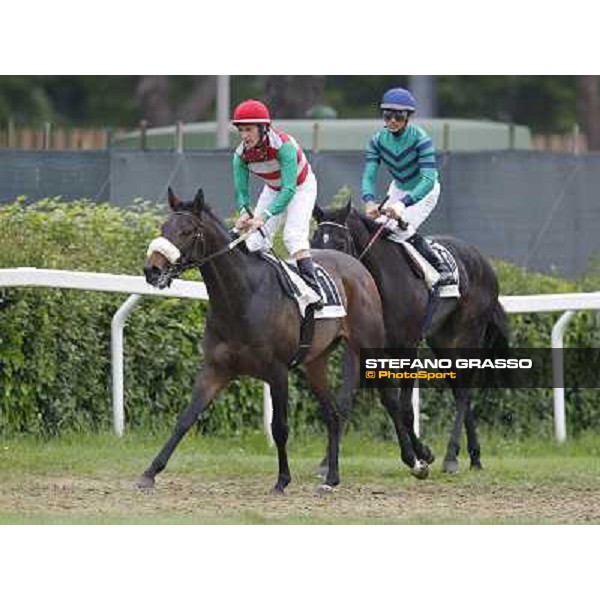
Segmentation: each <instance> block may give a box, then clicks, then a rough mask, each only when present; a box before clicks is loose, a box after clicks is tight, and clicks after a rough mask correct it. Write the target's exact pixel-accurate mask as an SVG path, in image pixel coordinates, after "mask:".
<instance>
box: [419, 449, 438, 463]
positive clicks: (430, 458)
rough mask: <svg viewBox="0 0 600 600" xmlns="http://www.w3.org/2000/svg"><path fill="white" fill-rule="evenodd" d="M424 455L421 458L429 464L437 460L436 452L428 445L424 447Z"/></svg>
mask: <svg viewBox="0 0 600 600" xmlns="http://www.w3.org/2000/svg"><path fill="white" fill-rule="evenodd" d="M423 450H424V452H423V456H421V458H422V459H423V460H424V461H425V462H426V463H427V464H428V465H432V464H433V463H434V461H435V454H434V453H433V452H432V451H431V448H429V447H428V446H425V448H424V449H423Z"/></svg>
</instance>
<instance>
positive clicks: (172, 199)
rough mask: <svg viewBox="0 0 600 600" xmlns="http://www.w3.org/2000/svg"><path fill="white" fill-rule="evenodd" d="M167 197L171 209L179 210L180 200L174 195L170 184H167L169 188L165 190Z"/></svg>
mask: <svg viewBox="0 0 600 600" xmlns="http://www.w3.org/2000/svg"><path fill="white" fill-rule="evenodd" d="M167 197H168V199H169V206H170V207H171V210H179V209H180V208H181V200H180V199H179V198H178V197H177V196H176V195H175V192H174V191H173V188H171V186H169V189H168V190H167Z"/></svg>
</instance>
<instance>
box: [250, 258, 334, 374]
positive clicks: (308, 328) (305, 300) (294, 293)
mask: <svg viewBox="0 0 600 600" xmlns="http://www.w3.org/2000/svg"><path fill="white" fill-rule="evenodd" d="M258 254H259V256H260V257H261V258H262V259H263V260H264V261H265V262H266V263H267V264H268V265H270V266H271V267H272V268H274V269H275V272H276V274H277V279H278V281H279V284H280V285H281V289H282V290H283V291H284V293H285V294H286V296H288V297H289V298H291V299H292V300H294V302H295V303H296V306H297V307H298V311H299V312H300V316H301V317H302V324H301V325H300V343H299V345H298V349H297V350H296V352H295V354H294V356H293V357H292V359H291V360H290V362H289V367H290V368H293V367H295V366H297V365H299V364H300V363H301V362H302V361H303V360H304V357H305V356H306V355H307V354H308V351H309V350H310V347H311V346H312V340H313V335H314V332H315V319H334V318H340V317H343V316H345V315H346V309H345V308H344V305H343V302H342V297H341V296H340V293H339V290H338V288H337V285H336V283H335V281H334V280H333V279H332V277H331V275H329V273H328V272H327V271H326V270H325V269H324V268H323V267H322V266H321V265H319V264H317V263H315V275H316V278H317V282H318V284H319V288H320V291H321V300H322V302H323V308H322V309H320V310H318V311H315V309H314V305H313V304H312V303H313V302H314V299H315V291H314V290H313V289H312V288H311V287H309V285H308V284H307V283H306V282H305V281H304V279H302V277H301V276H300V274H299V272H298V269H297V268H296V266H295V265H294V264H293V263H291V262H286V261H282V260H279V259H278V258H277V257H275V256H273V255H272V254H269V253H267V252H260V253H258Z"/></svg>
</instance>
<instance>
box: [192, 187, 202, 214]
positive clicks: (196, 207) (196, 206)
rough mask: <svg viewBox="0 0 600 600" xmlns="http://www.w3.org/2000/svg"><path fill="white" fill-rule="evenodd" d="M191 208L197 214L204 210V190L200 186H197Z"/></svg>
mask: <svg viewBox="0 0 600 600" xmlns="http://www.w3.org/2000/svg"><path fill="white" fill-rule="evenodd" d="M192 210H193V211H194V212H196V213H198V214H199V213H201V212H202V211H203V210H204V190H203V189H202V188H198V191H197V192H196V195H195V196H194V202H193V203H192Z"/></svg>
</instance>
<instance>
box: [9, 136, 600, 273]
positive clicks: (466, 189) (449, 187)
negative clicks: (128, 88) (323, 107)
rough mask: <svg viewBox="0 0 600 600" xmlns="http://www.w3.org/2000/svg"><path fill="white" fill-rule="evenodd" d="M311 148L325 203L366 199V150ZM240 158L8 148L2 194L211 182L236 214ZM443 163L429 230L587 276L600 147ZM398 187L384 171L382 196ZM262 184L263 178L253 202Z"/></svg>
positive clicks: (161, 192) (213, 195)
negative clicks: (341, 196) (235, 173)
mask: <svg viewBox="0 0 600 600" xmlns="http://www.w3.org/2000/svg"><path fill="white" fill-rule="evenodd" d="M365 144H366V141H365ZM307 154H308V157H309V160H310V162H311V164H312V165H313V168H314V170H315V173H316V176H317V180H318V202H319V203H320V204H321V205H322V206H326V205H327V204H328V202H329V201H330V199H331V198H332V196H334V195H335V194H336V192H338V191H339V190H340V188H342V187H349V188H350V191H351V194H352V198H353V201H354V204H355V205H356V206H360V204H361V201H360V180H361V175H362V169H363V165H364V153H363V152H359V151H323V152H316V153H311V152H308V153H307ZM231 160H232V154H231V152H230V151H226V150H223V151H217V150H194V151H186V152H185V153H182V154H178V153H176V152H173V151H141V150H123V149H119V150H113V151H111V152H110V153H109V152H87V151H86V152H63V151H45V152H30V151H18V150H0V201H8V200H12V199H14V198H15V197H16V196H18V195H21V194H25V195H27V196H29V197H30V198H34V199H36V198H43V197H46V196H55V195H62V196H64V197H66V198H80V197H87V198H92V199H98V200H106V199H110V201H112V202H114V203H116V204H118V205H120V206H127V205H129V204H131V202H132V201H133V200H134V199H135V198H140V197H141V198H144V199H146V200H151V201H153V202H160V203H165V202H166V190H167V187H168V186H169V185H172V186H173V187H174V189H175V190H176V191H177V193H178V194H179V195H180V196H181V197H182V198H191V197H192V196H193V195H194V193H195V192H196V189H197V188H198V187H203V188H204V191H205V194H206V198H207V201H208V203H209V204H210V205H211V206H212V207H213V208H214V209H215V212H216V213H217V214H218V215H219V216H221V217H226V216H230V215H232V214H233V213H234V211H235V202H234V190H233V182H232V175H231ZM437 162H438V166H439V170H440V179H441V183H442V193H441V196H440V199H439V202H438V205H437V207H436V208H435V210H434V211H433V213H432V215H431V217H430V218H429V219H428V220H427V222H426V223H425V224H424V225H423V227H422V231H423V232H424V233H444V234H450V235H454V236H456V237H459V238H461V239H464V240H466V241H468V242H471V243H473V244H474V245H475V246H477V247H478V248H479V249H480V250H481V251H482V253H483V254H484V255H486V256H488V257H495V258H503V259H505V260H509V261H512V262H515V263H517V264H520V265H522V266H525V267H528V268H530V269H532V270H537V271H542V272H556V273H558V274H559V275H563V276H567V277H575V276H578V275H580V274H581V273H582V272H583V271H585V269H586V268H587V267H588V266H589V261H590V259H591V258H593V257H595V256H596V255H598V254H600V236H599V235H598V232H599V231H600V203H599V202H598V200H597V194H598V189H600V154H585V155H579V156H576V155H572V154H559V153H550V152H529V151H498V152H476V153H466V152H464V153H447V154H439V155H438V156H437ZM388 185H389V177H388V176H387V174H386V173H385V169H384V168H381V169H380V173H379V178H378V183H377V188H378V194H379V196H380V197H383V196H384V195H385V191H386V189H387V186H388ZM260 189H261V184H260V183H259V181H258V180H257V178H255V177H253V178H252V184H251V195H252V199H253V202H255V201H256V198H257V197H258V194H259V192H260ZM165 206H166V204H165Z"/></svg>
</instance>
